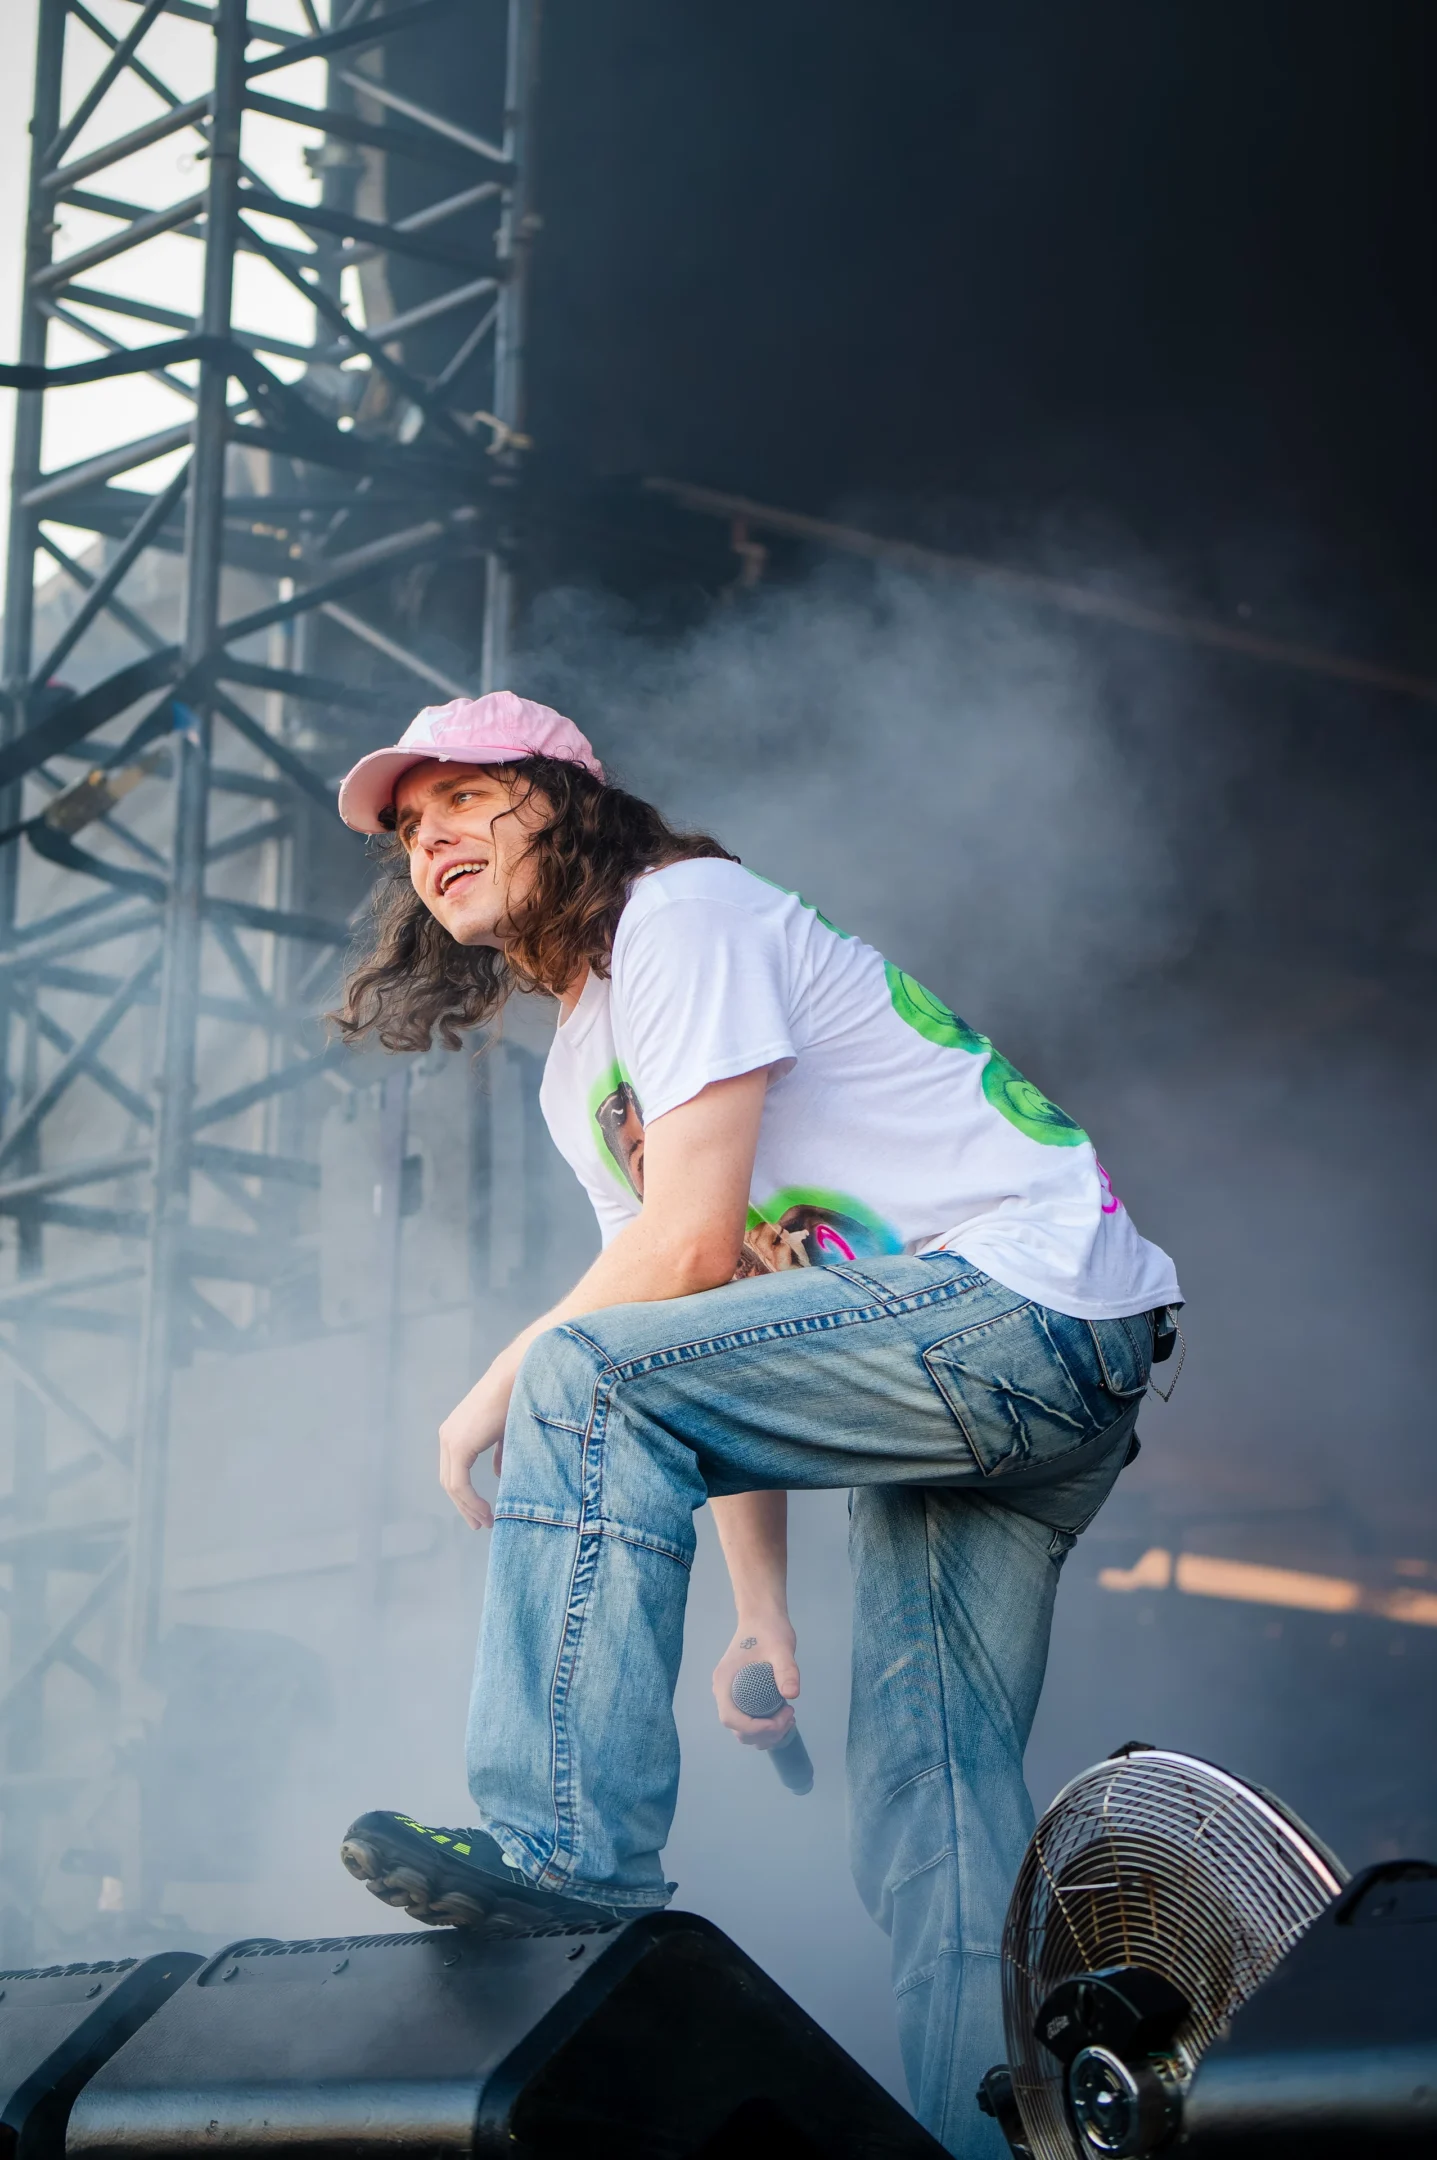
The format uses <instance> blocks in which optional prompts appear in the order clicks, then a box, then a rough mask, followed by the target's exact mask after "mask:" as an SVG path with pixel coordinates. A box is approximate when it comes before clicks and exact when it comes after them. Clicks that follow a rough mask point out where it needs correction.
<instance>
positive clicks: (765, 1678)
mask: <svg viewBox="0 0 1437 2160" xmlns="http://www.w3.org/2000/svg"><path fill="white" fill-rule="evenodd" d="M729 1695H730V1697H731V1698H732V1701H733V1706H734V1708H735V1710H741V1711H742V1712H743V1714H744V1716H745V1717H751V1718H770V1717H777V1716H778V1713H779V1712H780V1710H784V1709H786V1708H787V1707H788V1705H787V1702H786V1700H785V1698H784V1697H783V1696H782V1695H780V1693H779V1691H778V1682H777V1681H776V1680H775V1679H774V1677H773V1667H772V1665H770V1664H769V1663H768V1662H767V1661H766V1660H765V1662H764V1663H762V1664H759V1665H740V1667H739V1669H738V1671H737V1672H736V1673H735V1674H734V1676H733V1679H732V1681H731V1682H730V1683H729ZM767 1752H768V1759H769V1761H770V1762H771V1763H772V1764H773V1767H774V1769H775V1770H776V1771H777V1772H778V1774H779V1776H780V1777H781V1778H782V1779H783V1782H784V1784H785V1785H786V1786H787V1787H788V1789H789V1791H790V1792H792V1793H806V1792H812V1791H813V1764H812V1762H811V1761H810V1759H809V1753H808V1749H807V1748H806V1747H805V1746H804V1744H803V1742H802V1741H801V1740H800V1739H799V1737H798V1727H797V1726H796V1725H795V1726H794V1728H793V1730H792V1732H791V1733H789V1735H788V1737H787V1738H786V1739H784V1740H780V1741H779V1743H778V1746H777V1747H772V1748H769V1750H768V1751H767Z"/></svg>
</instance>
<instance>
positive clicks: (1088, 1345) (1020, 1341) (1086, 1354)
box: [923, 1304, 1147, 1477]
mask: <svg viewBox="0 0 1437 2160" xmlns="http://www.w3.org/2000/svg"><path fill="white" fill-rule="evenodd" d="M1120 1324H1121V1323H1113V1322H1099V1323H1097V1324H1096V1325H1097V1326H1099V1327H1104V1328H1106V1327H1109V1326H1113V1325H1120ZM1142 1325H1143V1326H1144V1327H1146V1325H1147V1323H1146V1321H1144V1322H1143V1323H1142ZM1123 1340H1124V1341H1128V1338H1127V1337H1124V1338H1123ZM1107 1347H1108V1348H1109V1349H1110V1353H1111V1360H1112V1365H1113V1368H1114V1374H1115V1377H1117V1378H1119V1379H1121V1380H1123V1381H1125V1382H1129V1383H1130V1382H1131V1378H1132V1375H1133V1373H1134V1372H1135V1371H1136V1369H1137V1364H1136V1358H1135V1356H1133V1357H1131V1359H1130V1362H1128V1363H1127V1364H1124V1362H1123V1359H1122V1357H1121V1356H1120V1354H1119V1346H1118V1343H1117V1342H1114V1343H1113V1344H1111V1345H1109V1346H1107ZM1129 1351H1130V1353H1131V1352H1132V1351H1133V1345H1132V1344H1131V1342H1129ZM923 1363H924V1365H925V1366H926V1367H927V1370H928V1377H929V1378H930V1380H932V1382H933V1385H934V1386H935V1387H936V1388H937V1390H938V1392H939V1394H940V1395H941V1396H942V1397H943V1399H944V1401H945V1402H946V1403H947V1405H948V1408H949V1409H950V1410H951V1411H952V1413H953V1415H954V1417H955V1418H956V1419H957V1421H958V1424H959V1426H960V1428H961V1430H962V1433H963V1437H964V1438H965V1440H966V1441H967V1442H968V1445H969V1447H970V1448H971V1450H972V1452H973V1459H974V1461H975V1463H976V1464H977V1466H978V1468H979V1469H980V1470H981V1471H982V1473H983V1475H984V1476H985V1477H992V1476H994V1475H995V1474H996V1473H997V1472H999V1471H1001V1470H1017V1469H1021V1468H1022V1467H1024V1466H1025V1465H1027V1464H1030V1463H1031V1464H1042V1463H1045V1462H1053V1461H1057V1460H1058V1459H1059V1458H1060V1457H1062V1456H1064V1455H1067V1454H1069V1453H1071V1451H1072V1450H1073V1449H1074V1448H1079V1447H1083V1446H1084V1445H1086V1443H1087V1442H1088V1441H1089V1440H1095V1439H1096V1438H1097V1437H1098V1435H1099V1433H1101V1432H1104V1431H1106V1429H1107V1428H1108V1426H1110V1425H1112V1424H1113V1423H1115V1422H1116V1420H1117V1419H1118V1418H1119V1417H1120V1416H1121V1415H1122V1413H1123V1410H1124V1407H1125V1399H1124V1398H1125V1395H1127V1394H1129V1393H1130V1392H1141V1390H1140V1389H1137V1390H1123V1391H1120V1390H1119V1389H1118V1388H1117V1387H1114V1386H1113V1385H1112V1382H1111V1380H1110V1378H1109V1372H1108V1368H1107V1365H1106V1364H1105V1361H1104V1358H1103V1355H1102V1352H1101V1350H1100V1347H1099V1340H1098V1336H1097V1333H1096V1331H1095V1326H1094V1324H1091V1323H1089V1322H1088V1321H1086V1320H1073V1319H1070V1318H1069V1317H1068V1315H1067V1314H1066V1313H1057V1312H1053V1311H1051V1310H1050V1309H1049V1308H1048V1307H1047V1306H1045V1305H1033V1304H1028V1305H1019V1306H1017V1307H1016V1308H1015V1309H1014V1310H1013V1311H1011V1312H1006V1313H1000V1314H999V1315H998V1316H997V1318H996V1319H992V1320H980V1321H975V1322H974V1324H973V1325H972V1326H971V1327H966V1328H961V1329H960V1330H959V1331H958V1333H957V1334H956V1335H946V1336H944V1338H943V1340H942V1341H941V1342H936V1343H934V1344H933V1345H932V1346H931V1348H929V1349H927V1350H925V1351H924V1353H923ZM1146 1378H1147V1375H1146V1371H1144V1375H1143V1381H1144V1384H1146Z"/></svg>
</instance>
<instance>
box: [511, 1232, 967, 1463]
mask: <svg viewBox="0 0 1437 2160" xmlns="http://www.w3.org/2000/svg"><path fill="white" fill-rule="evenodd" d="M825 1272H826V1273H828V1274H832V1275H838V1274H842V1273H843V1270H841V1269H839V1268H829V1269H826V1270H825ZM982 1279H983V1278H982V1277H981V1276H959V1277H958V1278H957V1280H956V1281H954V1282H951V1283H938V1284H935V1286H934V1287H933V1288H932V1289H931V1290H924V1291H922V1292H920V1293H919V1294H918V1295H916V1296H913V1297H907V1298H890V1299H887V1300H884V1301H883V1302H881V1303H876V1304H869V1305H859V1306H851V1305H850V1306H837V1307H834V1308H833V1309H832V1310H831V1311H828V1312H824V1313H810V1314H809V1315H808V1316H807V1317H806V1318H805V1319H802V1320H767V1321H764V1322H763V1323H762V1324H760V1325H757V1326H754V1327H747V1328H726V1329H725V1330H724V1331H723V1332H722V1333H721V1334H717V1335H698V1336H694V1337H692V1338H691V1339H690V1340H689V1341H688V1342H685V1343H672V1344H670V1345H669V1346H668V1347H667V1348H665V1349H663V1350H652V1351H650V1352H649V1353H648V1355H647V1356H645V1357H640V1358H630V1359H627V1360H626V1361H625V1362H624V1363H623V1364H616V1363H615V1362H614V1360H613V1359H612V1358H610V1357H609V1355H608V1353H607V1352H606V1351H605V1350H604V1349H603V1347H602V1346H601V1345H600V1344H599V1343H596V1342H595V1341H594V1339H593V1337H592V1336H591V1335H586V1334H585V1333H584V1331H583V1329H582V1328H579V1327H576V1326H574V1325H573V1323H572V1322H570V1323H567V1324H566V1325H565V1327H564V1329H563V1332H564V1333H565V1334H566V1335H569V1336H572V1337H573V1339H574V1340H575V1341H576V1342H579V1343H582V1344H583V1346H584V1348H585V1349H586V1350H589V1351H591V1352H592V1353H593V1355H594V1356H595V1357H596V1358H598V1359H599V1360H600V1361H601V1372H600V1379H599V1384H600V1385H601V1384H602V1382H603V1380H604V1379H605V1378H612V1379H614V1380H638V1379H642V1378H643V1377H644V1376H645V1374H647V1373H651V1372H662V1371H663V1370H664V1369H665V1368H666V1367H668V1366H671V1365H686V1364H690V1363H692V1362H694V1361H695V1360H697V1359H699V1358H703V1357H717V1356H719V1355H721V1354H722V1353H723V1352H725V1351H728V1350H748V1349H752V1348H753V1347H754V1346H755V1345H756V1344H758V1343H765V1342H786V1341H792V1340H793V1339H794V1338H795V1337H796V1336H800V1335H816V1334H831V1333H832V1332H833V1330H834V1329H836V1328H840V1327H857V1326H864V1325H867V1324H868V1323H870V1322H872V1321H875V1320H893V1319H899V1318H901V1317H903V1315H905V1314H906V1313H910V1312H920V1311H922V1310H923V1309H924V1308H925V1307H926V1306H932V1305H941V1304H944V1303H946V1302H949V1301H951V1300H952V1299H953V1298H955V1297H958V1296H960V1295H962V1294H963V1293H965V1292H966V1291H967V1290H969V1289H970V1288H971V1287H972V1285H973V1283H974V1282H975V1281H981V1280H982ZM864 1287H865V1288H871V1287H872V1285H870V1284H867V1283H865V1285H864ZM546 1422H549V1423H554V1422H557V1421H555V1420H552V1419H551V1420H547V1421H546ZM568 1429H570V1430H572V1431H577V1430H578V1429H579V1428H578V1427H577V1426H575V1427H571V1428H568ZM586 1437H587V1435H586Z"/></svg>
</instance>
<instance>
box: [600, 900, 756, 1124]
mask: <svg viewBox="0 0 1437 2160" xmlns="http://www.w3.org/2000/svg"><path fill="white" fill-rule="evenodd" d="M790 972H791V962H790V956H789V952H788V947H787V944H786V941H785V939H784V936H783V930H782V926H781V925H780V923H779V922H778V921H777V920H776V919H775V917H774V916H772V915H770V914H769V913H767V912H766V911H765V912H760V911H758V910H751V909H749V908H745V907H739V906H735V905H733V904H732V903H731V902H728V901H721V900H712V899H708V898H704V899H699V898H697V897H692V896H685V897H683V898H681V899H674V900H669V901H666V902H664V903H663V904H662V905H659V906H651V907H649V908H647V909H645V911H644V913H643V914H642V915H641V917H640V919H639V920H638V921H637V922H635V923H634V924H633V925H632V927H630V926H628V925H625V926H623V932H622V934H621V936H620V937H619V938H618V939H617V940H616V942H615V947H614V1019H615V1036H616V1039H618V1040H619V1041H620V1047H621V1049H622V1051H623V1052H624V1054H625V1058H626V1062H627V1065H628V1070H629V1074H630V1077H631V1079H632V1081H633V1084H634V1089H635V1092H636V1093H637V1095H638V1098H639V1102H640V1105H641V1107H642V1110H643V1115H644V1121H645V1123H646V1124H651V1123H652V1122H653V1120H654V1119H655V1118H660V1117H662V1116H663V1115H664V1113H665V1111H666V1110H675V1109H677V1108H678V1106H679V1104H680V1103H686V1102H691V1101H692V1100H693V1098H694V1096H695V1095H697V1094H698V1093H699V1091H700V1089H702V1088H706V1087H709V1086H710V1085H712V1083H713V1082H714V1081H715V1080H732V1079H734V1078H735V1077H736V1076H737V1075H738V1074H739V1073H746V1072H756V1071H757V1070H758V1068H759V1067H760V1066H763V1065H778V1064H786V1065H791V1064H792V1062H793V1060H794V1057H795V1055H796V1051H795V1044H794V1037H793V1017H792V1010H791V992H790V980H789V978H790Z"/></svg>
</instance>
